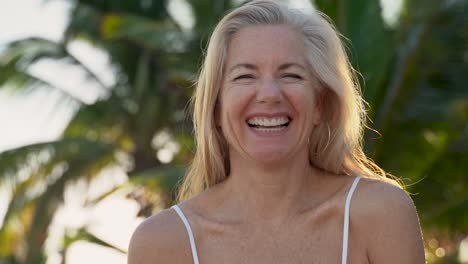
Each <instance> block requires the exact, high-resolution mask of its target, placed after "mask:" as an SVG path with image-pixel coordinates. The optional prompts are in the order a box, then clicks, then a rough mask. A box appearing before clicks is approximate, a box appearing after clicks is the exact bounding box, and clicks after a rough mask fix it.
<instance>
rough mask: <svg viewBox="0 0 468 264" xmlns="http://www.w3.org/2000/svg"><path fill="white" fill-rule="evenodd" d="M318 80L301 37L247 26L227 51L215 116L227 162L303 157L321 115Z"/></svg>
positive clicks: (291, 32) (286, 29)
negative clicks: (225, 145) (317, 101)
mask: <svg viewBox="0 0 468 264" xmlns="http://www.w3.org/2000/svg"><path fill="white" fill-rule="evenodd" d="M317 83H318V82H317V80H316V79H315V78H314V77H313V76H312V74H311V72H310V69H309V67H308V64H307V61H306V56H305V49H304V45H303V41H302V37H301V35H300V34H299V33H297V32H296V31H294V30H292V29H291V28H289V27H287V26H280V25H268V26H249V27H246V28H244V29H241V30H240V31H239V32H237V33H236V34H235V35H234V36H233V38H232V40H231V42H230V44H229V48H228V52H227V57H226V62H225V74H224V78H223V84H222V88H221V93H220V98H219V101H218V103H219V105H218V107H219V108H218V109H217V113H216V120H217V124H218V125H219V126H221V130H222V132H223V134H224V136H225V138H226V140H227V143H228V145H229V152H230V156H231V158H233V157H234V156H233V155H240V156H241V157H242V158H243V159H248V160H254V161H256V162H259V163H262V164H264V165H265V164H272V165H273V164H278V163H279V162H280V163H282V162H285V161H286V162H287V161H290V160H293V159H297V158H306V159H308V146H307V139H308V136H309V135H310V133H311V131H312V129H313V127H314V125H316V124H318V122H319V119H320V116H319V113H318V109H317V107H316V106H315V100H314V94H315V91H316V90H317Z"/></svg>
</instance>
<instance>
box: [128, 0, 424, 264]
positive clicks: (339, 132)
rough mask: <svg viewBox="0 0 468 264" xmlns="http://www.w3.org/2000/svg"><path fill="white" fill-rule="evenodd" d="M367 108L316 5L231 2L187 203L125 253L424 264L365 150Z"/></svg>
mask: <svg viewBox="0 0 468 264" xmlns="http://www.w3.org/2000/svg"><path fill="white" fill-rule="evenodd" d="M364 119H365V114H364V109H363V101H362V98H361V96H360V94H359V89H358V87H357V82H356V81H355V79H354V77H353V75H352V71H351V67H350V64H349V62H348V59H347V57H346V54H345V52H344V50H343V47H342V44H341V42H340V39H339V37H338V35H337V33H336V31H335V30H334V29H333V27H332V26H331V25H330V23H328V22H327V20H326V19H325V18H323V15H321V14H319V13H318V12H317V11H313V12H312V14H304V13H301V12H300V11H298V10H292V9H289V8H287V7H285V6H283V5H280V4H278V3H275V2H272V1H253V2H250V3H248V4H245V5H243V6H241V7H239V8H237V9H235V10H234V11H232V12H231V13H230V14H228V15H226V16H225V17H224V18H223V19H222V20H221V22H220V23H219V24H218V26H217V27H216V29H215V30H214V32H213V35H212V37H211V39H210V44H209V47H208V50H207V54H206V58H205V62H204V66H203V68H202V71H201V73H200V77H199V81H198V84H197V88H196V94H195V97H194V123H195V132H196V140H197V152H196V155H195V158H194V161H193V164H192V165H191V167H190V169H189V173H188V175H187V177H186V179H185V182H184V183H183V185H182V188H181V190H180V196H179V198H180V201H183V202H181V203H180V204H179V205H176V206H174V207H173V208H170V209H166V210H163V211H162V212H160V213H158V214H157V215H155V216H153V217H150V218H149V219H147V220H146V221H145V222H144V223H143V224H141V225H140V226H139V227H138V228H137V230H136V231H135V233H134V235H133V237H132V240H131V243H130V248H129V256H128V263H130V264H137V263H138V264H146V263H187V264H189V263H202V264H209V263H257V264H263V263H359V264H361V263H378V264H385V263H389V264H390V263H392V264H394V263H400V264H410V263H411V264H414V263H424V249H423V244H422V239H421V232H420V228H419V223H418V217H417V214H416V210H415V208H414V205H413V203H412V201H411V199H410V198H409V197H408V196H407V195H406V193H405V192H404V191H403V190H402V189H401V188H399V186H398V184H396V183H395V182H394V181H391V180H389V179H386V178H385V173H384V172H383V171H382V170H381V169H380V168H379V167H378V166H377V165H375V164H374V163H372V162H371V161H370V160H368V159H367V158H366V156H365V155H364V154H363V152H362V147H361V138H362V130H363V125H364ZM204 185H206V186H207V188H206V190H204V191H203V188H204ZM351 198H352V199H351ZM351 201H352V203H351Z"/></svg>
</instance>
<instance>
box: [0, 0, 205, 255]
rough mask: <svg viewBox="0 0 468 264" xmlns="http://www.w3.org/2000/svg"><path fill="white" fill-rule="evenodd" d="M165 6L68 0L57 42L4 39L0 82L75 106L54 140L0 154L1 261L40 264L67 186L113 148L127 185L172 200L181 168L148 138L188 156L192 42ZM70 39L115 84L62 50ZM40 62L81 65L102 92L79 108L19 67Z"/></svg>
mask: <svg viewBox="0 0 468 264" xmlns="http://www.w3.org/2000/svg"><path fill="white" fill-rule="evenodd" d="M202 2H203V1H199V3H200V4H202ZM166 6H167V1H153V2H148V1H146V2H145V3H140V1H119V2H118V3H117V2H115V3H112V4H110V3H105V2H103V1H86V0H82V1H74V7H73V9H72V11H71V13H72V16H71V17H72V19H71V22H70V24H69V25H68V28H67V30H66V32H65V35H64V38H63V40H62V41H60V42H53V41H50V40H46V39H40V38H28V39H23V40H19V41H16V42H13V43H11V44H10V45H9V46H8V47H7V48H6V49H5V50H4V51H3V52H2V54H1V56H0V65H1V66H0V67H1V69H0V70H1V71H2V73H5V74H3V75H2V78H1V80H0V84H2V85H5V84H9V85H10V87H11V85H14V86H15V87H17V88H18V89H22V90H27V89H29V90H34V89H49V91H53V92H57V93H60V94H61V95H62V98H63V101H64V102H69V103H71V104H73V105H74V106H76V108H77V112H76V114H75V116H74V118H73V119H72V120H71V122H70V123H69V124H68V126H67V128H66V129H65V131H64V133H63V135H62V138H60V139H59V140H56V141H53V142H46V143H40V144H34V145H29V146H24V147H20V148H16V149H12V150H9V151H6V152H4V153H1V155H0V175H1V178H0V179H1V183H2V184H8V185H9V186H11V190H12V198H11V201H10V203H9V208H8V211H7V214H6V216H5V218H4V223H3V226H2V227H1V229H0V237H1V240H0V241H1V247H0V254H1V256H3V257H2V259H3V258H5V260H4V261H7V259H10V260H9V261H13V259H14V261H15V262H18V263H43V262H44V261H45V257H44V255H43V245H44V241H45V239H46V238H47V230H48V226H49V224H50V222H51V220H52V217H53V215H54V213H55V211H56V210H57V208H58V206H59V205H60V203H61V202H62V201H63V192H64V189H65V187H66V186H67V184H70V183H73V182H75V181H77V180H78V179H83V178H84V179H87V180H92V179H93V178H94V177H96V176H97V175H98V174H99V173H100V172H101V171H102V169H104V168H106V167H109V166H113V165H118V164H119V160H118V157H119V156H122V154H123V155H125V156H126V158H127V159H129V160H130V161H131V167H130V168H129V169H128V175H129V177H130V179H131V182H134V183H135V184H142V183H143V184H145V186H147V187H152V188H153V191H158V192H159V194H160V195H161V196H162V197H163V201H164V203H165V206H167V205H168V204H170V203H171V200H172V198H173V195H172V191H173V187H174V185H175V183H176V182H177V181H178V179H179V178H180V177H181V175H183V173H184V170H183V169H182V168H181V167H178V166H173V165H165V164H163V163H162V162H161V161H159V160H158V159H156V158H155V152H156V151H157V150H158V149H155V148H154V147H153V144H152V141H153V138H154V137H155V135H158V134H160V133H166V134H168V135H169V136H170V138H172V140H177V142H179V143H180V144H185V145H183V148H182V150H181V151H180V152H179V155H178V156H177V157H176V161H175V162H174V163H181V162H184V161H185V160H186V157H188V155H189V150H190V147H191V144H192V143H191V141H190V136H189V131H190V125H189V123H188V122H187V119H185V118H184V110H185V107H186V103H187V101H188V96H189V95H190V90H189V89H188V87H189V84H190V83H191V82H190V80H191V78H192V76H193V74H194V72H195V71H194V70H193V69H195V68H196V63H195V60H194V63H187V62H184V61H182V60H181V58H182V57H183V56H187V55H191V53H193V51H192V50H189V49H188V47H189V45H190V44H191V42H190V41H191V40H192V39H191V38H190V35H189V34H186V33H184V32H182V30H181V28H180V26H179V25H178V24H177V23H176V22H175V21H174V20H173V19H172V17H171V16H170V15H169V13H168V11H167V8H166ZM76 39H80V40H86V41H88V42H90V43H93V44H94V45H95V46H97V47H99V48H101V49H102V50H105V51H106V52H107V53H108V54H109V56H110V58H111V62H112V65H113V67H114V69H115V72H116V73H115V74H116V76H118V77H119V78H118V79H117V81H116V83H115V84H114V85H112V86H110V87H108V86H106V85H105V83H104V82H103V81H102V80H101V79H100V78H99V76H97V75H96V74H95V73H93V71H92V70H90V69H89V67H87V65H85V64H84V63H82V62H80V61H79V60H78V59H77V58H75V57H74V56H73V55H72V54H71V53H70V52H69V51H68V49H69V45H70V43H71V42H72V41H74V40H76ZM42 59H54V60H60V61H62V62H63V63H67V64H72V65H78V66H80V67H81V68H82V69H83V71H84V72H85V73H87V75H88V77H89V78H90V79H91V80H93V81H94V82H95V83H96V87H99V89H100V92H101V93H103V94H104V97H102V98H101V99H100V100H99V101H97V102H95V103H93V104H90V105H87V104H85V103H84V102H81V101H80V100H79V99H77V98H75V97H73V95H71V94H69V93H67V92H66V91H65V90H62V89H60V87H54V86H53V85H51V84H49V83H47V82H46V81H44V80H41V79H40V78H39V77H38V76H34V75H32V74H31V73H30V72H29V71H28V69H29V68H30V66H31V65H33V64H34V63H36V62H38V61H40V60H42ZM184 142H185V143H184ZM158 147H159V148H161V147H164V146H156V148H158ZM148 193H149V192H148ZM148 209H149V210H148ZM151 213H152V211H151V206H149V207H148V205H147V204H144V206H142V209H141V211H140V213H139V214H141V215H143V216H148V215H149V214H151Z"/></svg>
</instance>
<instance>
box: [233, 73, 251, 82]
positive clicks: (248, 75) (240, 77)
mask: <svg viewBox="0 0 468 264" xmlns="http://www.w3.org/2000/svg"><path fill="white" fill-rule="evenodd" d="M253 78H255V77H254V76H253V75H252V74H242V75H239V76H237V77H235V78H234V79H233V81H237V80H240V79H253Z"/></svg>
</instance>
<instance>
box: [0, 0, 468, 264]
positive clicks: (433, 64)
mask: <svg viewBox="0 0 468 264" xmlns="http://www.w3.org/2000/svg"><path fill="white" fill-rule="evenodd" d="M241 2H242V1H234V0H232V1H229V0H112V1H111V0H48V1H46V0H0V264H7V263H8V264H13V263H18V264H19V263H21V264H22V263H28V264H29V263H48V264H59V263H67V264H73V263H89V264H93V263H126V257H125V256H126V255H125V254H126V250H127V246H128V242H129V238H130V236H131V234H132V232H133V230H134V229H135V227H136V226H137V225H138V224H139V223H140V222H141V221H142V220H143V219H145V218H146V217H148V216H150V215H152V214H154V213H157V212H158V211H159V210H161V208H166V207H168V206H170V205H171V204H172V203H173V202H174V189H175V186H176V184H177V182H178V181H179V180H180V179H181V178H182V177H183V175H184V173H185V168H186V166H187V164H188V163H189V161H190V159H191V157H192V153H193V149H194V143H193V138H192V124H191V120H190V116H189V115H188V114H187V102H188V100H189V97H190V95H191V94H192V91H193V84H194V81H195V79H196V76H197V71H198V68H199V66H200V64H201V61H202V54H203V49H204V48H205V47H206V43H207V40H208V37H209V34H210V32H211V31H212V30H213V27H214V25H215V23H216V22H217V21H218V20H219V18H220V17H221V16H222V15H223V14H225V12H226V11H227V10H228V9H230V8H233V7H235V6H238V5H239V4H240V3H241ZM286 2H289V3H290V4H291V5H293V6H295V7H298V8H302V9H305V10H307V9H310V8H312V6H315V7H316V8H318V9H320V10H322V11H323V12H325V13H326V14H327V15H328V16H330V17H331V18H332V20H333V21H334V23H335V24H336V26H337V28H338V29H339V31H340V32H341V33H342V34H343V37H344V39H345V43H346V46H347V51H348V53H349V56H350V58H351V60H352V62H353V65H354V67H355V68H356V69H357V70H358V71H359V72H360V73H361V76H360V81H361V84H362V87H363V92H364V96H365V99H366V101H367V102H368V103H369V106H368V114H369V117H370V120H372V122H369V126H370V127H372V128H373V129H375V130H377V131H379V133H380V134H379V133H376V132H373V131H372V130H368V131H367V133H366V135H365V149H366V153H367V154H368V155H369V156H370V157H372V159H374V160H375V161H376V162H377V164H379V165H381V166H382V167H383V168H384V169H385V170H387V171H389V172H390V173H392V174H395V175H398V176H399V177H401V179H402V180H403V182H404V183H405V184H406V185H407V191H408V192H410V193H411V194H412V198H413V200H414V201H415V204H416V206H417V209H418V213H419V216H420V220H421V225H422V227H423V233H424V240H425V246H426V252H427V253H426V255H427V259H428V262H429V263H468V185H467V178H466V176H467V172H468V126H467V124H468V86H467V82H468V77H467V76H468V1H466V0H458V1H457V0H411V1H410V0H406V1H405V0H380V1H377V0H353V1H351V0H349V1H343V0H316V1H309V0H295V1H293V0H290V1H286ZM388 250H392V249H391V248H389V249H388Z"/></svg>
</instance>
